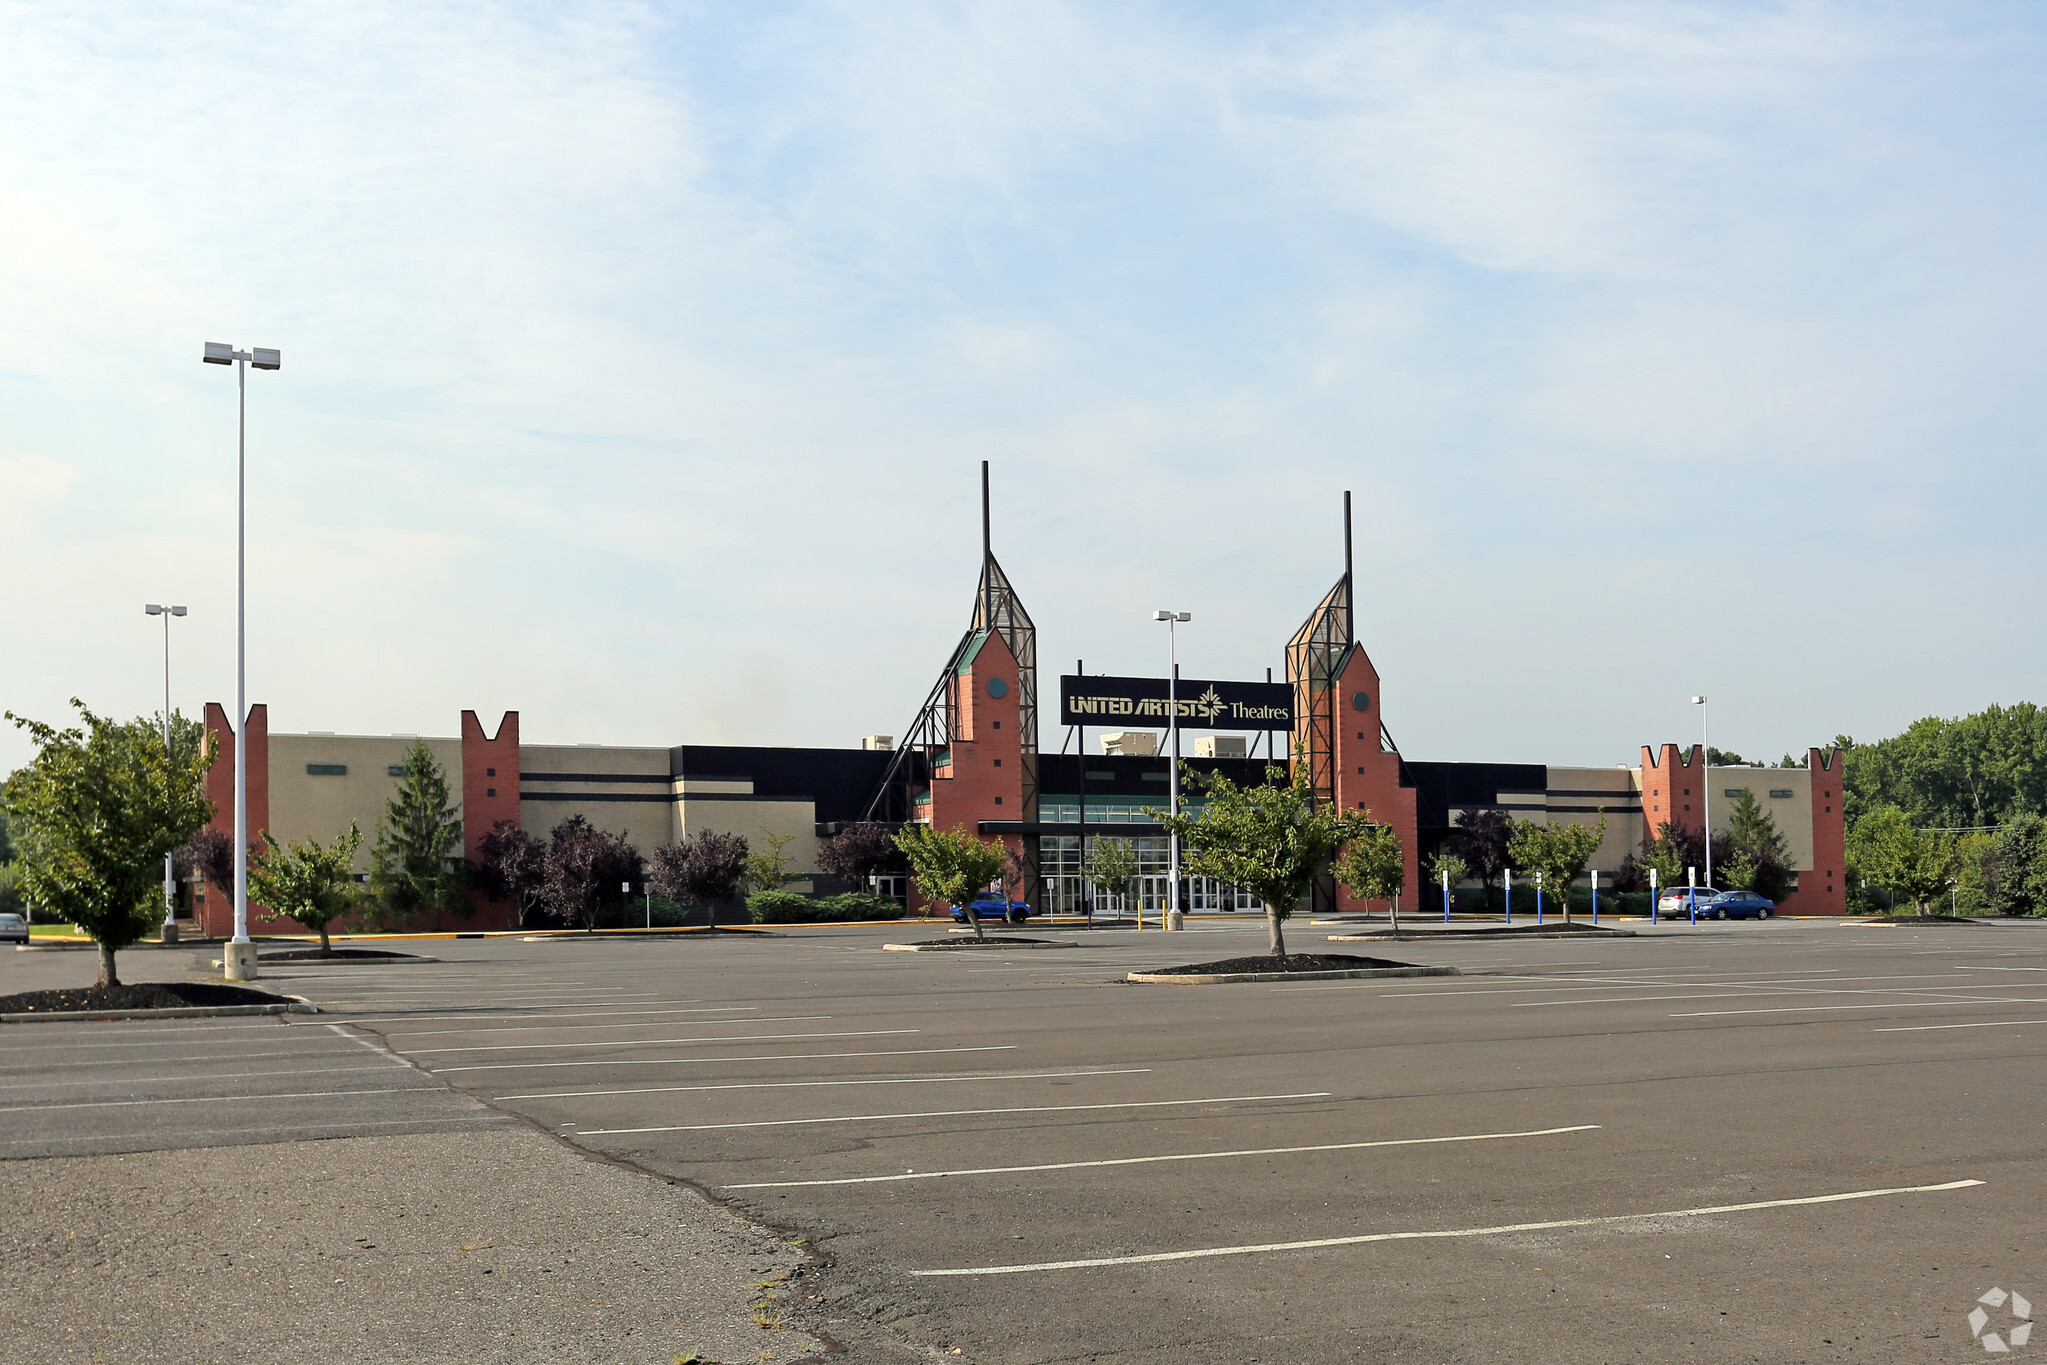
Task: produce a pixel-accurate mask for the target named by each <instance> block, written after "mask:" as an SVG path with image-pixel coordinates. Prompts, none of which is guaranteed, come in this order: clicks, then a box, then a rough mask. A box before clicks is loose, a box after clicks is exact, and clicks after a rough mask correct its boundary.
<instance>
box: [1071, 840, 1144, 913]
mask: <svg viewBox="0 0 2047 1365" xmlns="http://www.w3.org/2000/svg"><path fill="white" fill-rule="evenodd" d="M1080 875H1081V876H1082V877H1084V878H1086V879H1087V881H1088V883H1089V885H1091V886H1093V887H1094V888H1095V889H1096V890H1097V891H1100V892H1101V893H1102V894H1103V895H1105V896H1115V897H1118V898H1119V899H1122V900H1125V901H1128V900H1129V899H1131V898H1132V897H1134V896H1135V895H1136V894H1137V887H1138V881H1137V846H1136V845H1135V844H1134V843H1132V842H1131V841H1130V840H1128V839H1113V838H1110V837H1109V836H1108V835H1106V834H1097V835H1096V836H1095V837H1094V839H1093V841H1092V842H1091V843H1090V844H1089V846H1088V855H1087V862H1086V863H1085V864H1084V865H1083V866H1082V868H1081V872H1080Z"/></svg>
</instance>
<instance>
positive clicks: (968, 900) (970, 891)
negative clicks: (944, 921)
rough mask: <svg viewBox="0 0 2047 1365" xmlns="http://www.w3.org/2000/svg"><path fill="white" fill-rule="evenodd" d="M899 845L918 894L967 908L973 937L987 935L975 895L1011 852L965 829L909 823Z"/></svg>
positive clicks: (1005, 863)
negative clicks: (976, 911) (977, 913)
mask: <svg viewBox="0 0 2047 1365" xmlns="http://www.w3.org/2000/svg"><path fill="white" fill-rule="evenodd" d="M896 847H897V848H899V849H901V850H902V851H903V857H904V859H905V860H906V861H907V862H908V863H909V864H910V875H911V876H912V877H914V878H915V879H916V882H917V893H918V894H919V895H921V896H923V897H924V899H925V900H928V901H933V902H936V903H938V904H940V905H957V906H961V907H965V908H966V911H967V923H968V924H969V925H971V926H973V930H974V937H975V938H977V939H978V938H985V937H987V935H985V934H984V933H982V932H981V917H980V916H979V915H976V914H975V913H974V912H973V909H972V906H973V903H974V897H975V896H976V895H977V894H978V893H979V892H980V891H981V890H982V889H983V888H984V887H986V886H987V885H988V884H989V883H990V882H992V881H994V880H995V879H996V878H997V877H1000V876H1001V875H1002V874H1003V872H1004V870H1005V869H1006V868H1007V867H1008V866H1009V854H1008V851H1007V850H1006V849H1004V848H1003V846H1002V845H1001V843H999V842H998V841H996V840H994V839H981V838H977V837H975V836H974V835H971V834H969V833H967V832H966V830H964V829H953V830H937V829H933V828H931V826H929V825H906V826H904V827H903V829H902V830H901V831H900V832H899V833H898V834H897V835H896Z"/></svg>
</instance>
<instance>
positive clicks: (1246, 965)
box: [1145, 953, 1414, 976]
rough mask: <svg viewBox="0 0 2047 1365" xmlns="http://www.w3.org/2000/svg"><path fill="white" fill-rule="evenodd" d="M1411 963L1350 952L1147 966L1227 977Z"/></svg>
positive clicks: (1155, 971)
mask: <svg viewBox="0 0 2047 1365" xmlns="http://www.w3.org/2000/svg"><path fill="white" fill-rule="evenodd" d="M1413 965H1414V964H1413V963H1411V962H1389V961H1388V960H1387V959H1385V958H1383V957H1354V956H1352V955H1351V954H1349V953H1288V954H1287V955H1286V956H1285V957H1274V956H1273V955H1272V954H1270V953H1264V954H1261V955H1260V956H1258V957H1227V958H1224V959H1223V960H1222V961H1220V962H1196V963H1192V964H1190V965H1188V966H1185V967H1147V968H1145V973H1146V974H1147V975H1149V976H1223V975H1227V974H1232V973H1237V972H1355V971H1362V970H1364V969H1365V968H1368V967H1412V966H1413Z"/></svg>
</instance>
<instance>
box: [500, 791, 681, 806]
mask: <svg viewBox="0 0 2047 1365" xmlns="http://www.w3.org/2000/svg"><path fill="white" fill-rule="evenodd" d="M519 799H520V800H521V801H658V802H662V803H664V804H665V803H667V802H670V801H678V800H680V799H681V798H680V797H676V796H670V795H669V794H668V793H667V792H529V791H522V792H520V793H519Z"/></svg>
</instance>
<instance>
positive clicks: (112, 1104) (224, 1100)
mask: <svg viewBox="0 0 2047 1365" xmlns="http://www.w3.org/2000/svg"><path fill="white" fill-rule="evenodd" d="M447 1093H448V1092H447V1091H445V1090H443V1089H442V1088H441V1087H440V1086H437V1085H431V1084H428V1085H401V1086H394V1087H388V1088H386V1089H382V1090H307V1091H301V1092H299V1093H297V1094H288V1095H189V1096H182V1097H179V1098H176V1099H165V1100H87V1101H83V1102H80V1103H65V1104H11V1105H8V1106H7V1107H6V1108H4V1109H0V1114H40V1113H43V1112H45V1111H49V1110H57V1109H134V1108H140V1107H142V1106H146V1105H151V1104H254V1103H256V1102H258V1101H260V1100H323V1099H339V1098H343V1097H346V1096H351V1095H409V1094H419V1095H445V1094H447Z"/></svg>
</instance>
